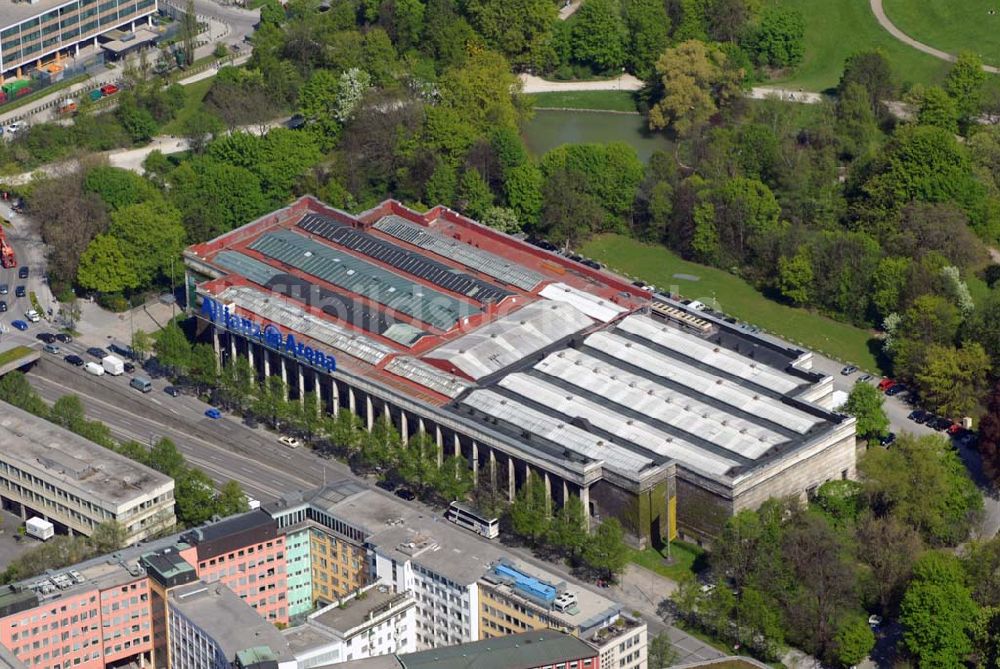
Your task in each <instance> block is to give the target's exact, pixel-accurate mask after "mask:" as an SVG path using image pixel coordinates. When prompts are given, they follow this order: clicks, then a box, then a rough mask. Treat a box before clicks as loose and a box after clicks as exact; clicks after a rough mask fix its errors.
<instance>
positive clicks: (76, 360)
mask: <svg viewBox="0 0 1000 669" xmlns="http://www.w3.org/2000/svg"><path fill="white" fill-rule="evenodd" d="M63 360H65V361H66V362H68V363H69V364H71V365H73V366H74V367H82V366H83V358H81V357H80V356H78V355H75V354H73V353H70V354H69V355H67V356H66V357H65V358H63Z"/></svg>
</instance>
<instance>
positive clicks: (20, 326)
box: [10, 321, 28, 332]
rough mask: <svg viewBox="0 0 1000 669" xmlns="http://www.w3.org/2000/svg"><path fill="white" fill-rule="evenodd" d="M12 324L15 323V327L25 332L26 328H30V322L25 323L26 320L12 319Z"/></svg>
mask: <svg viewBox="0 0 1000 669" xmlns="http://www.w3.org/2000/svg"><path fill="white" fill-rule="evenodd" d="M10 324H11V325H13V326H14V327H15V328H17V329H18V330H20V331H21V332H24V331H25V330H27V329H28V324H27V323H25V322H24V321H11V322H10Z"/></svg>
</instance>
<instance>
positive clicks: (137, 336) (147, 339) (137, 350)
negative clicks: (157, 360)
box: [131, 329, 153, 363]
mask: <svg viewBox="0 0 1000 669" xmlns="http://www.w3.org/2000/svg"><path fill="white" fill-rule="evenodd" d="M131 346H132V352H133V353H134V354H135V358H136V360H138V361H139V362H140V363H142V362H143V361H145V359H146V356H147V355H149V354H150V353H152V352H153V338H152V337H151V336H149V333H148V332H146V331H145V330H142V329H139V330H136V331H134V332H133V333H132V341H131Z"/></svg>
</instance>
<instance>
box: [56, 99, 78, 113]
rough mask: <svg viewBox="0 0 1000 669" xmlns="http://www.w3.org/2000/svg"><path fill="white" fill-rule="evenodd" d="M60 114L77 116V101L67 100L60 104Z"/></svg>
mask: <svg viewBox="0 0 1000 669" xmlns="http://www.w3.org/2000/svg"><path fill="white" fill-rule="evenodd" d="M59 113H60V114H75V113H76V100H74V99H73V98H66V99H65V100H63V101H62V102H60V103H59Z"/></svg>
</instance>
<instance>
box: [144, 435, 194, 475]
mask: <svg viewBox="0 0 1000 669" xmlns="http://www.w3.org/2000/svg"><path fill="white" fill-rule="evenodd" d="M145 464H147V465H149V466H150V467H152V468H153V469H155V470H156V471H158V472H160V473H161V474H166V475H167V476H169V477H170V478H173V479H176V478H178V477H180V476H181V475H182V474H183V473H184V471H185V470H186V469H187V463H186V462H185V461H184V456H183V455H182V454H181V452H180V451H178V450H177V445H176V444H174V442H172V441H171V440H170V439H168V438H166V437H163V438H161V439H160V440H159V441H157V442H156V443H155V444H154V445H153V447H152V448H151V449H149V458H148V460H147V461H146V463H145Z"/></svg>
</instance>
